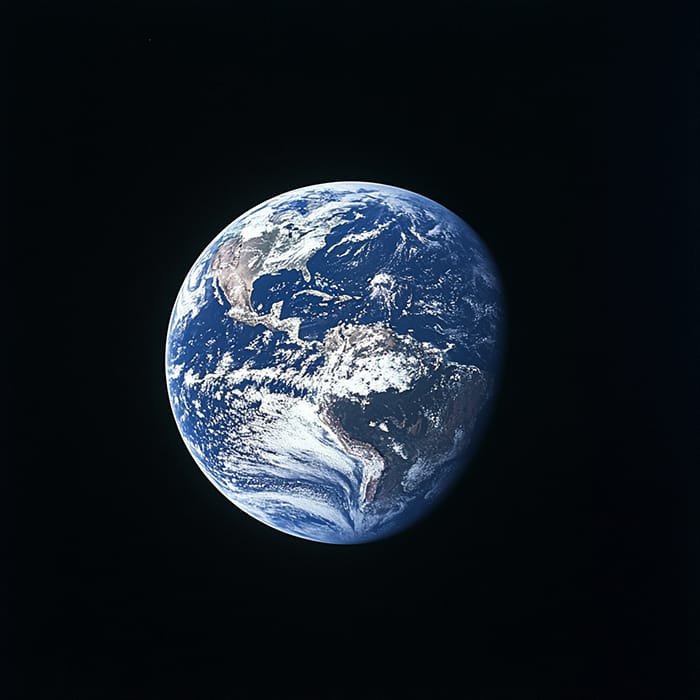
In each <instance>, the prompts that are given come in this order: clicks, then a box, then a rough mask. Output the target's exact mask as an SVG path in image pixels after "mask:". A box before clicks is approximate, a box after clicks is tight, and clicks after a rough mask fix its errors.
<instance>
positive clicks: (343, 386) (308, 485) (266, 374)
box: [165, 182, 504, 544]
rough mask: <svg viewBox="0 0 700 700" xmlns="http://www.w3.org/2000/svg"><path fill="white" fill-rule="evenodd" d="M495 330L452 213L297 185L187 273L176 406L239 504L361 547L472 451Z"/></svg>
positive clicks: (472, 238)
mask: <svg viewBox="0 0 700 700" xmlns="http://www.w3.org/2000/svg"><path fill="white" fill-rule="evenodd" d="M503 326H504V302H503V293H502V288H501V283H500V280H499V276H498V273H497V270H496V268H495V265H494V262H493V260H492V258H491V256H490V254H489V252H488V250H487V249H486V247H485V245H484V243H483V242H482V241H481V240H480V239H479V237H478V236H477V235H476V233H475V232H474V231H473V230H472V229H471V228H470V227H469V226H468V225H467V224H466V223H465V222H464V221H463V220H462V219H460V218H459V217H458V216H457V215H455V214H453V213H452V212H451V211H449V210H448V209H446V208H445V207H443V206H441V205H440V204H437V203H436V202H434V201H432V200H431V199H428V198H426V197H424V196H422V195H419V194H416V193H414V192H410V191H408V190H405V189H401V188H398V187H393V186H389V185H382V184H376V183H369V182H330V183H326V184H318V185H312V186H308V187H302V188H301V189H296V190H293V191H290V192H286V193H284V194H281V195H279V196H276V197H273V198H272V199H269V200H267V201H265V202H263V203H262V204H260V205H258V206H256V207H254V208H253V209H250V210H249V211H247V212H246V213H244V214H242V215H241V216H239V217H238V218H237V219H236V220H235V221H233V223H231V224H230V225H229V226H227V227H226V228H224V230H223V231H221V233H219V234H218V235H217V236H216V237H215V238H214V239H213V240H212V242H211V243H210V244H209V245H208V246H207V248H206V249H205V250H204V252H203V253H202V254H201V255H200V256H199V258H198V259H197V260H196V262H195V263H194V265H193V266H192V268H191V270H190V271H189V273H188V274H187V276H186V278H185V280H184V283H183V284H182V287H181V289H180V291H179V293H178V295H177V298H176V300H175V303H174V307H173V310H172V314H171V317H170V322H169V325H168V331H167V339H166V351H165V372H166V381H167V389H168V394H169V399H170V405H171V407H172V411H173V415H174V417H175V421H176V423H177V427H178V429H179V432H180V434H181V435H182V438H183V440H184V442H185V444H186V446H187V448H188V450H189V452H190V453H191V455H192V457H193V458H194V460H195V462H196V463H197V464H198V465H199V467H200V468H201V470H202V471H203V472H204V474H205V475H206V477H207V478H208V479H209V480H210V481H211V482H212V484H213V485H214V486H215V487H216V488H217V489H218V490H219V491H220V492H221V493H222V494H223V495H224V496H225V497H226V498H228V499H229V500H230V501H231V502H232V503H234V504H235V505H236V506H238V508H240V509H241V510H243V511H244V512H245V513H247V514H249V515H251V516H252V517H253V518H256V519H257V520H259V521H261V522H262V523H265V524H266V525H269V526H271V527H273V528H276V529H277V530H280V531H282V532H284V533H287V534H289V535H294V536H297V537H301V538H304V539H307V540H312V541H316V542H323V543H331V544H358V543H365V542H370V541H373V540H378V539H381V538H384V537H387V536H389V535H394V534H395V533H398V532H400V531H402V530H405V529H406V528H407V527H409V526H411V525H413V524H415V523H417V522H418V521H419V520H421V519H423V518H424V517H425V516H426V515H427V514H428V513H430V512H431V511H432V510H433V509H434V508H435V506H436V504H438V503H440V501H441V500H442V498H443V497H444V495H445V494H446V493H448V491H449V489H450V487H451V486H452V485H453V484H454V483H455V481H456V479H457V478H458V477H459V476H460V474H462V473H463V470H464V468H465V466H466V465H467V464H468V462H469V461H470V459H471V458H472V457H473V454H474V449H475V447H476V445H477V443H478V439H479V437H480V435H481V434H482V433H483V429H484V427H485V426H486V424H487V422H488V417H489V415H490V413H491V406H492V403H493V399H494V396H495V394H496V390H497V386H498V383H499V375H500V366H501V357H502V354H503V336H504V334H503Z"/></svg>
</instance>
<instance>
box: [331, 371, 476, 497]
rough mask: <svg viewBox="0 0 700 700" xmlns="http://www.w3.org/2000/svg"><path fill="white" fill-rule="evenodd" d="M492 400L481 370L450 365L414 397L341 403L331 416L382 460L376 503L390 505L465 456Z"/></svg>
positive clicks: (380, 396)
mask: <svg viewBox="0 0 700 700" xmlns="http://www.w3.org/2000/svg"><path fill="white" fill-rule="evenodd" d="M487 399H488V382H487V381H486V378H485V377H484V375H483V374H482V372H481V371H480V370H479V369H478V368H477V367H461V366H455V365H451V364H449V363H448V364H444V365H442V366H440V367H439V368H438V369H437V371H436V372H434V373H433V374H431V375H429V376H424V377H421V378H420V379H418V380H417V381H416V382H415V384H414V385H413V386H412V388H411V390H410V391H405V392H397V391H395V390H389V391H386V392H381V393H377V394H373V395H372V396H371V397H370V399H369V400H368V401H364V402H360V401H356V400H352V399H348V398H338V399H336V400H335V401H333V402H332V403H331V404H330V405H329V407H328V409H327V410H328V412H329V413H331V414H332V415H333V416H334V420H335V421H336V422H337V423H339V424H340V425H341V426H342V430H343V432H344V433H345V435H346V436H347V437H346V439H347V440H349V441H352V442H355V443H357V442H361V443H363V444H364V445H366V448H365V449H366V450H368V451H370V450H371V451H372V453H373V454H374V455H377V456H378V458H380V459H381V460H382V463H383V467H382V469H381V472H379V473H377V474H376V476H375V478H374V480H373V481H372V493H371V496H372V499H371V500H373V501H375V502H376V503H378V504H382V503H385V504H390V503H392V502H396V501H400V500H401V499H403V498H405V496H406V494H411V493H414V492H416V491H417V490H418V489H419V488H420V487H422V486H423V485H424V483H425V482H428V481H430V480H431V479H432V477H433V476H434V475H435V472H436V470H437V469H438V468H439V467H440V465H441V464H443V463H445V462H447V461H449V460H450V459H453V458H454V457H456V456H458V455H459V454H460V453H463V452H464V450H465V449H466V447H467V446H468V443H469V440H470V436H471V435H472V434H473V428H474V425H475V423H476V420H477V418H478V416H479V414H480V412H481V410H482V408H483V406H484V404H485V402H486V400H487ZM442 476H443V477H444V476H447V475H446V474H443V475H442ZM436 486H439V484H436Z"/></svg>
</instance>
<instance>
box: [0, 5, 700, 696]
mask: <svg viewBox="0 0 700 700" xmlns="http://www.w3.org/2000/svg"><path fill="white" fill-rule="evenodd" d="M222 7H223V5H222V6H219V7H218V8H216V9H211V8H209V9H207V10H204V9H202V8H200V9H199V10H194V9H192V10H190V11H188V12H186V11H184V10H182V9H178V10H174V9H173V8H171V7H168V8H166V7H165V6H162V7H161V8H160V9H159V10H158V11H155V10H152V9H151V10H145V9H143V8H142V9H141V10H139V11H138V12H134V13H132V14H130V15H128V16H127V15H125V14H120V12H121V10H120V9H118V8H117V6H116V5H114V6H108V5H103V6H101V9H100V10H97V9H95V7H93V6H92V5H91V6H85V7H84V8H83V9H74V10H73V11H70V10H68V9H65V7H64V8H63V9H57V7H53V8H49V6H47V9H45V10H41V9H37V8H35V9H34V10H32V11H31V12H30V11H25V12H24V14H23V15H22V16H17V17H16V18H15V21H13V22H11V23H10V25H8V26H9V27H10V30H9V32H8V41H7V42H6V45H7V46H8V47H9V63H7V64H6V65H7V66H9V76H8V77H9V81H8V90H7V91H6V95H8V96H9V100H8V105H9V118H10V121H9V127H10V129H9V132H8V133H9V155H10V159H9V165H10V168H9V175H10V179H9V183H8V185H9V187H8V190H7V191H8V192H9V194H10V197H9V203H10V208H9V211H10V221H9V226H8V228H7V231H8V236H7V241H8V248H7V249H6V250H7V253H8V255H7V258H6V259H5V261H4V265H3V267H4V269H5V271H6V275H5V284H6V285H7V286H6V294H5V297H4V298H5V300H6V302H5V303H6V306H5V309H6V311H8V312H11V313H10V316H11V317H12V318H13V324H12V326H11V327H10V328H7V329H6V331H5V335H4V338H5V342H4V343H3V346H4V348H5V350H7V351H9V357H8V359H7V361H6V363H5V365H4V370H3V374H4V385H5V389H4V391H5V394H6V401H5V407H6V410H7V411H8V413H9V416H8V418H9V421H8V423H7V425H8V426H9V431H8V437H7V439H6V444H7V445H9V455H10V457H11V459H10V460H9V462H8V467H9V468H8V469H7V470H5V477H6V478H5V481H6V484H7V489H6V493H8V494H9V499H8V501H9V507H8V508H6V509H5V514H6V515H8V526H7V528H6V529H5V532H6V533H8V534H9V537H8V538H7V539H8V548H7V550H6V551H7V554H6V556H5V560H6V562H7V563H8V572H9V583H10V589H9V591H10V595H9V598H8V600H9V603H10V605H9V617H8V620H9V624H8V625H5V629H6V630H7V631H8V635H7V639H6V642H7V644H8V649H9V652H10V657H9V658H10V662H11V666H10V669H11V673H10V674H9V676H6V679H7V684H8V687H10V688H11V689H12V692H11V693H10V696H12V693H14V694H15V695H16V696H17V697H26V698H57V697H60V698H64V697H65V698H79V697H88V698H101V697H112V696H114V697H120V698H161V697H163V698H208V697H212V698H213V697H232V698H233V697H236V698H238V697H245V698H248V697H250V698H267V697H270V698H283V697H303V698H312V697H313V698H335V697H341V696H345V695H353V696H354V697H369V696H372V697H373V696H377V697H390V698H391V697H405V696H407V692H408V691H411V690H412V691H413V692H414V693H415V694H417V695H419V696H421V697H427V698H431V697H455V698H456V697H463V698H481V697H504V698H523V697H535V698H542V697H550V696H551V697H560V698H600V697H616V698H621V697H633V698H646V697H649V698H676V697H678V698H686V697H691V694H690V693H691V691H690V690H689V688H690V687H691V680H690V679H689V677H688V674H687V670H688V669H687V666H688V661H689V655H688V649H689V644H690V636H689V633H690V630H691V627H690V626H689V624H688V619H689V618H688V613H689V605H690V604H691V602H693V600H694V602H695V605H694V609H697V596H689V593H690V591H691V588H690V580H691V578H690V575H691V574H692V573H693V572H692V571H691V566H690V562H691V561H692V562H695V555H693V557H691V555H690V553H691V551H692V552H695V548H696V547H697V544H698V538H697V535H695V536H694V537H689V535H688V532H689V530H688V526H689V525H690V523H691V520H689V515H690V514H691V513H692V512H694V511H693V510H692V509H691V508H690V507H689V506H690V503H689V499H688V494H689V493H690V494H693V493H695V492H694V491H693V490H692V484H691V480H690V477H691V476H692V474H691V469H690V467H691V466H692V465H695V466H697V450H696V449H695V446H693V445H691V442H692V438H693V430H694V429H696V428H697V414H695V416H694V415H693V411H692V410H691V405H694V404H695V403H696V396H697V393H696V392H697V388H698V385H697V372H696V370H695V368H694V367H691V364H692V362H691V360H693V361H694V360H695V358H694V357H693V352H692V348H693V343H694V342H695V343H696V342H697V325H698V323H697V305H696V304H694V303H693V293H696V294H697V281H696V277H697V251H698V248H697V229H694V228H693V227H694V226H696V225H697V221H698V219H697V207H696V204H695V202H694V201H691V199H693V198H696V197H697V193H698V179H697V174H698V142H697V132H696V131H695V130H694V129H695V127H696V125H697V123H698V118H699V116H700V115H699V113H698V101H697V93H695V92H694V90H695V87H696V84H697V79H698V70H697V69H698V59H697V53H696V49H695V45H696V44H697V32H695V33H693V25H692V22H690V18H686V17H683V16H682V15H677V16H674V17H672V16H671V15H670V13H665V14H664V16H661V15H659V14H658V11H651V10H650V11H646V13H645V14H641V12H642V11H641V10H640V8H635V10H634V11H630V12H629V13H627V12H624V11H622V9H620V10H618V11H615V12H612V11H610V10H609V9H607V10H604V9H601V8H600V7H598V6H595V5H593V4H590V3H586V4H584V3H558V4H557V3H542V2H540V3H537V2H533V3H517V2H506V1H501V2H491V3H486V2H484V3H480V4H465V5H461V6H459V8H460V9H458V6H457V5H447V4H444V3H443V4H441V3H433V2H430V3H424V4H420V5H415V6H410V5H405V6H403V7H398V6H394V7H391V8H389V7H388V6H386V7H384V6H382V5H380V4H365V5H362V4H350V3H338V4H316V5H307V6H302V5H291V4H290V5H287V6H284V7H283V6H279V5H277V6H274V5H268V4H263V3H259V6H257V7H252V8H251V7H247V8H246V9H239V10H235V9H231V8H232V7H233V4H232V5H231V8H229V9H228V10H226V11H224V10H223V9H222ZM601 7H602V6H601ZM339 179H354V180H370V181H378V182H386V183H389V184H393V185H398V186H401V187H405V188H408V189H411V190H414V191H416V192H420V193H422V194H425V195H427V196H429V197H431V198H433V199H435V200H437V201H438V202H441V203H442V204H444V205H446V206H447V207H449V208H450V209H452V210H453V211H455V212H456V213H458V214H459V215H460V216H462V217H463V218H464V219H465V220H466V221H467V222H469V223H470V224H471V225H472V226H473V227H474V228H475V229H476V230H477V232H479V233H480V235H481V236H482V238H483V239H484V240H485V241H486V243H487V245H488V246H489V247H490V249H491V250H492V252H493V254H494V257H495V259H496V260H497V262H498V264H499V266H500V269H501V273H502V276H503V280H504V284H505V288H506V293H507V300H508V308H509V328H508V334H509V335H508V353H507V359H506V365H505V372H504V377H503V383H502V390H501V393H500V397H499V400H498V403H497V406H496V409H495V413H494V416H493V420H492V423H491V425H490V428H489V430H488V431H487V433H486V434H485V436H484V439H483V441H482V443H481V446H480V449H479V451H478V453H477V455H476V457H475V459H474V460H473V463H472V464H471V467H470V469H469V470H468V472H467V473H466V474H465V476H464V477H463V478H462V480H461V481H460V482H459V484H458V486H457V487H456V488H455V489H454V491H453V493H452V494H451V495H450V496H449V498H448V499H447V500H446V501H445V502H444V504H443V506H442V507H441V508H440V509H439V510H438V511H436V512H435V513H434V514H433V515H432V516H431V517H429V518H428V519H427V520H425V521H424V522H423V523H422V524H420V525H419V526H416V527H414V528H413V529H411V530H409V531H407V532H405V533H403V534H401V535H399V536H396V537H394V538H392V539H388V540H385V541H383V542H378V543H374V544H371V545H364V546H357V547H334V546H325V545H320V544H314V543H310V542H306V541H302V540H298V539H294V538H290V537H288V536H285V535H283V534H280V533H278V532H275V531H273V530H271V529H269V528H266V527H264V526H263V525H260V524H259V523H257V522H256V521H254V520H252V519H250V518H249V517H247V516H246V515H244V514H243V513H242V512H239V511H238V510H237V509H236V508H235V507H233V506H232V505H230V504H229V503H228V502H227V501H226V500H225V499H224V498H223V497H222V496H220V495H219V494H218V493H217V492H216V491H215V490H214V489H213V488H212V486H211V485H210V484H209V483H208V482H207V480H206V479H205V478H204V476H202V475H201V474H200V472H199V470H198V469H197V467H196V465H195V464H194V462H193V461H192V459H191V458H190V457H189V455H188V453H187V451H186V449H185V447H184V445H183V443H182V441H181V439H180V437H179V435H178V433H177V429H176V426H175V423H174V421H173V419H172V416H171V413H170V408H169V406H168V401H167V396H166V390H165V382H164V378H163V346H164V338H165V331H166V325H167V321H168V316H169V313H170V309H171V306H172V303H173V301H174V298H175V296H176V294H177V291H178V288H179V285H180V284H181V281H182V279H183V277H184V275H185V274H186V272H187V271H188V269H189V267H190V265H191V264H192V262H193V261H194V259H195V258H196V256H197V255H198V254H199V253H200V252H201V250H202V249H203V248H204V246H205V245H206V244H207V243H208V242H209V241H210V240H211V238H212V237H213V236H214V235H215V234H216V233H217V232H218V231H219V230H220V229H222V228H223V227H224V226H225V225H226V224H228V223H229V222H230V221H231V220H233V219H234V218H235V217H237V216H238V215H239V214H240V213H242V212H243V211H244V210H246V209H248V208H249V207H251V206H253V205H255V204H257V203H259V202H261V201H262V200H264V199H266V198H268V197H270V196H273V195H275V194H278V193H280V192H283V191H285V190H288V189H290V188H293V187H299V186H302V185H305V184H311V183H315V182H323V181H329V180H339ZM691 224H692V225H691ZM691 233H692V235H691ZM8 307H10V308H9V309H8ZM696 347H697V346H696ZM691 399H692V401H691ZM696 484H697V482H696ZM691 500H692V501H693V502H694V504H695V505H697V502H698V501H697V497H696V496H695V497H693V498H692V499H691ZM697 520H698V519H697V518H694V522H695V528H696V530H695V531H697V526H698V522H697ZM695 573H697V570H696V571H695ZM693 590H694V589H693ZM693 627H695V628H696V625H693ZM694 653H695V652H694ZM408 696H411V693H410V692H409V693H408Z"/></svg>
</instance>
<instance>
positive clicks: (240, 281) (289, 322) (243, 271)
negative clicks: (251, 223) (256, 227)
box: [211, 229, 301, 341]
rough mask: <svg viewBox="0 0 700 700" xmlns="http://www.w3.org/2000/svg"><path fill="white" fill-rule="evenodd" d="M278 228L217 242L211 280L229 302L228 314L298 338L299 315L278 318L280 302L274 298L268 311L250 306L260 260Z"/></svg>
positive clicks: (280, 309)
mask: <svg viewBox="0 0 700 700" xmlns="http://www.w3.org/2000/svg"><path fill="white" fill-rule="evenodd" d="M278 233H279V232H278V231H277V230H276V229H273V230H272V231H269V232H265V233H263V234H262V235H260V236H258V237H256V238H252V239H248V240H244V239H238V240H231V241H227V242H225V243H224V244H222V245H221V247H220V248H219V250H218V251H217V252H216V255H215V256H214V257H213V259H212V262H211V275H212V282H213V284H215V285H217V286H218V288H219V289H220V290H221V292H222V294H223V295H224V297H225V298H226V301H227V302H228V303H229V305H230V308H229V310H228V312H227V313H228V315H229V316H230V317H231V318H233V319H235V320H236V321H239V322H240V323H245V324H247V325H249V326H256V325H258V324H261V325H263V326H265V327H266V328H269V329H270V330H274V331H284V332H285V333H287V334H288V335H289V336H290V337H291V338H292V339H294V340H297V341H298V340H299V326H300V325H301V319H299V318H294V317H290V318H285V319H283V318H281V313H282V306H283V302H281V301H280V302H276V303H275V304H273V305H272V309H271V311H270V313H268V314H258V313H256V311H255V310H254V309H253V307H252V306H251V302H250V295H251V292H252V289H253V283H254V282H255V280H256V279H257V278H258V276H259V275H260V272H261V268H262V263H263V261H264V260H265V257H266V255H268V254H269V252H270V249H271V248H272V245H273V244H274V241H275V239H276V238H277V235H278Z"/></svg>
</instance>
